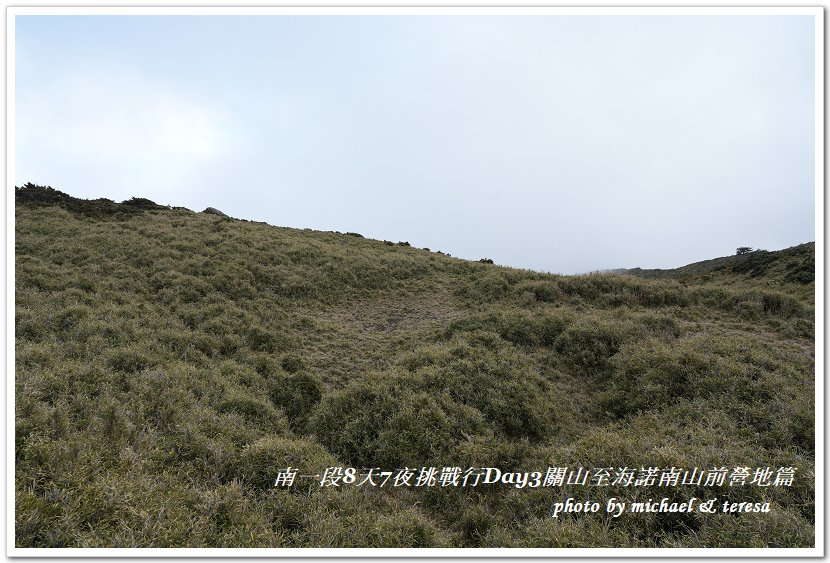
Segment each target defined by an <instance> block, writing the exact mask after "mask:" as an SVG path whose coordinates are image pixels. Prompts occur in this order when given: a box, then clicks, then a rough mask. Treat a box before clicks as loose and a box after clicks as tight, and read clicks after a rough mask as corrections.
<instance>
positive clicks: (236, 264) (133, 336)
mask: <svg viewBox="0 0 830 563" xmlns="http://www.w3.org/2000/svg"><path fill="white" fill-rule="evenodd" d="M17 196H18V204H17V208H16V233H15V234H16V253H15V267H16V281H15V291H16V297H15V303H16V311H15V328H16V342H15V354H16V356H15V361H16V387H15V389H16V391H15V461H16V475H15V499H16V514H15V518H16V530H15V532H16V538H15V541H16V544H17V545H18V546H20V547H151V546H154V547H186V546H190V547H212V546H216V547H317V546H338V547H365V546H385V547H427V546H447V547H611V546H629V547H681V546H685V547H697V546H708V547H764V546H770V547H808V546H812V545H813V543H814V537H813V535H814V530H813V526H814V520H813V518H814V511H815V507H814V497H815V491H814V487H813V483H814V474H813V472H814V467H815V465H814V456H815V443H814V412H815V404H814V362H815V360H814V344H813V339H814V302H813V295H814V291H815V287H814V281H813V278H812V276H811V275H810V267H809V265H810V264H812V259H813V252H814V247H813V245H812V244H810V245H802V247H797V248H796V249H794V250H790V251H784V252H783V253H781V254H778V253H767V254H765V255H756V256H755V257H754V258H753V257H752V256H751V255H750V257H749V258H747V260H749V259H754V260H756V262H757V263H763V264H762V266H763V268H762V271H759V269H758V267H755V266H752V267H746V266H745V265H744V266H741V264H745V262H735V263H732V262H729V261H727V262H718V263H717V269H715V270H712V269H708V270H706V269H705V268H703V269H701V268H697V269H694V270H693V271H689V270H685V271H678V272H674V273H672V272H661V273H659V274H655V273H654V272H647V273H646V274H643V273H642V271H641V272H640V274H642V275H643V276H645V277H652V278H661V279H643V278H642V277H635V276H630V275H611V274H607V275H591V276H581V277H565V276H555V275H543V274H539V273H534V272H529V271H521V270H515V269H510V268H502V267H498V266H493V265H490V264H485V263H476V262H467V261H463V260H458V259H454V258H451V257H448V256H446V255H441V254H438V253H434V252H429V251H427V250H422V249H416V248H412V247H409V246H408V245H402V244H394V243H391V242H384V241H375V240H367V239H364V238H362V237H359V236H354V234H340V233H324V232H316V231H309V230H305V231H301V230H296V229H284V228H277V227H272V226H269V225H265V224H262V223H253V222H247V221H240V220H234V219H229V218H223V217H219V216H216V215H210V214H200V213H193V212H190V211H188V210H185V209H168V208H165V207H161V206H157V205H155V204H153V203H152V202H148V201H147V200H136V199H134V200H131V201H130V202H125V203H122V204H115V203H112V202H107V201H105V200H98V201H95V202H85V201H82V200H74V199H71V198H68V197H66V196H63V195H62V194H60V192H54V191H49V190H44V189H42V188H37V187H32V186H30V187H27V188H24V189H19V190H18V194H17ZM759 256H761V258H758V257H759ZM740 258H743V257H740ZM724 264H725V265H724ZM756 265H757V264H756ZM722 266H723V267H722ZM742 268H743V270H742ZM704 270H705V271H704ZM634 273H635V274H636V273H637V272H634ZM288 465H291V466H293V467H299V468H301V469H302V472H303V473H315V472H320V471H322V470H323V469H324V468H325V467H327V466H334V465H343V466H346V465H351V466H353V467H383V468H386V469H392V468H401V467H404V466H408V467H419V468H420V467H421V466H430V465H434V466H439V467H440V466H453V465H458V466H462V467H469V466H476V467H478V466H496V467H501V468H504V469H508V470H531V471H533V470H539V469H542V470H544V469H545V468H546V467H548V466H564V465H571V466H582V467H620V466H630V467H635V466H636V467H639V466H642V465H655V466H662V467H669V466H678V467H694V466H697V467H700V468H710V467H718V466H733V465H748V466H752V467H757V466H771V467H779V466H795V467H797V468H798V473H797V478H796V480H795V482H794V484H793V486H792V487H779V488H767V489H763V488H758V487H750V488H744V489H740V490H739V489H729V488H725V489H723V490H718V491H717V492H718V495H719V496H720V497H723V498H733V499H735V500H753V501H769V502H770V503H771V505H772V507H773V510H772V511H771V512H770V513H768V514H756V515H753V514H741V515H739V516H736V515H730V514H712V515H706V514H697V513H695V514H690V515H686V516H685V517H683V518H670V517H667V516H666V515H650V514H641V515H640V514H638V515H626V516H625V517H623V518H619V519H611V518H609V517H606V516H605V515H572V516H569V517H568V518H563V519H559V520H553V519H551V518H550V508H551V504H552V503H553V502H554V500H556V499H564V498H567V497H568V496H575V497H584V496H586V494H588V493H590V494H591V495H594V496H595V497H596V498H597V500H602V499H606V498H610V497H613V496H616V497H621V498H626V499H631V498H632V495H639V496H645V497H647V496H658V495H660V494H662V493H661V492H659V491H656V490H655V491H648V490H641V491H639V492H632V490H631V489H627V490H624V489H621V488H619V487H607V488H602V489H597V488H594V489H591V490H589V489H586V488H584V487H576V486H565V487H562V488H561V489H560V488H556V489H521V490H520V489H514V488H511V487H504V486H502V487H497V486H490V487H481V488H466V489H459V490H448V489H413V490H406V489H400V490H387V489H384V490H366V489H359V488H356V487H343V488H340V489H327V488H323V489H321V488H319V487H317V486H311V485H310V483H311V481H310V480H304V481H301V482H300V484H299V486H297V487H294V488H292V489H291V490H286V489H275V488H273V487H272V486H271V484H272V483H273V479H274V476H275V474H276V471H277V469H278V468H284V467H286V466H288ZM671 494H677V495H679V496H680V497H682V496H683V495H687V496H694V495H695V494H696V496H702V494H706V491H701V490H695V488H693V487H691V488H689V487H687V488H686V489H683V488H678V489H677V490H676V491H673V492H672V493H671Z"/></svg>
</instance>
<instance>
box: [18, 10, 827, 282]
mask: <svg viewBox="0 0 830 563" xmlns="http://www.w3.org/2000/svg"><path fill="white" fill-rule="evenodd" d="M814 39H815V38H814V23H813V18H812V17H810V16H648V17H646V16H387V17H382V16H305V17H301V16H245V17H243V16H178V17H171V16H110V17H102V16H18V17H17V18H16V46H15V47H16V51H15V62H16V84H15V88H16V91H15V94H16V109H15V119H16V162H15V165H16V169H15V177H16V184H17V185H22V184H23V183H25V182H33V183H37V184H43V185H51V186H52V187H54V188H56V189H59V190H62V191H65V192H67V193H69V194H70V195H73V196H76V197H83V198H96V197H107V198H110V199H114V200H116V201H121V200H124V199H129V198H130V197H133V196H136V197H147V198H150V199H152V200H153V201H156V202H158V203H163V204H169V205H180V206H185V207H188V208H190V209H193V210H196V211H200V210H202V209H204V208H205V207H208V206H212V207H216V208H219V209H221V210H222V211H224V212H225V213H227V214H229V215H232V216H234V217H238V218H245V219H252V220H258V221H266V222H268V223H271V224H273V225H281V226H290V227H300V228H312V229H319V230H337V231H344V232H345V231H356V232H360V233H362V234H363V235H365V236H367V237H371V238H377V239H388V240H392V241H409V242H410V243H411V244H412V245H413V246H418V247H429V248H431V249H433V250H442V251H444V252H449V253H451V254H452V255H453V256H459V257H462V258H469V259H479V258H483V257H489V258H492V259H493V260H495V262H496V263H498V264H502V265H508V266H514V267H520V268H531V269H534V270H541V271H551V272H559V273H579V272H587V271H592V270H597V269H604V268H616V267H634V266H641V267H647V268H654V267H663V268H665V267H676V266H680V265H683V264H687V263H690V262H694V261H697V260H703V259H707V258H712V257H716V256H723V255H727V254H732V253H734V250H735V248H736V247H737V246H744V245H746V246H752V247H760V248H766V249H769V250H773V249H779V248H785V247H788V246H792V245H795V244H799V243H802V242H807V241H811V240H814V238H815V235H814V232H815V230H814V220H815V186H814V181H815V178H814V164H815V161H814V159H815V156H814V152H815V145H814V128H815V114H814V104H815V95H814V88H815V82H814V63H815V60H814V57H815V54H814V49H815V47H814Z"/></svg>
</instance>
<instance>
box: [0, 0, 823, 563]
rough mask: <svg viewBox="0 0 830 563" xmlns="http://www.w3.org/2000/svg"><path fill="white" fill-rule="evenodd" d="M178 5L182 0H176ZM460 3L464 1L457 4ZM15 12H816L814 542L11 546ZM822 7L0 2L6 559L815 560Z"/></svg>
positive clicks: (819, 479)
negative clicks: (1, 35) (1, 17)
mask: <svg viewBox="0 0 830 563" xmlns="http://www.w3.org/2000/svg"><path fill="white" fill-rule="evenodd" d="M185 3H186V1H185ZM462 3H463V2H462ZM22 15H123V16H130V15H314V16H318V15H319V16H323V15H340V16H347V15H354V16H368V15H396V16H414V15H443V16H451V15H498V16H505V15H539V16H542V15H643V16H644V15H665V16H669V15H671V16H694V15H719V16H726V15H745V16H746V15H803V16H804V15H806V16H813V17H814V18H815V76H814V79H815V110H814V111H815V123H816V128H815V188H816V206H815V210H816V215H815V242H816V296H815V322H816V330H815V353H816V355H815V374H816V379H815V381H816V385H815V392H816V396H815V401H816V402H815V404H816V420H815V422H816V424H815V431H816V486H815V494H816V515H815V533H816V544H815V547H813V548H735V549H725V548H702V549H699V548H422V549H418V548H273V549H269V548H91V549H81V548H18V547H15V546H14V537H15V535H14V515H15V498H14V496H15V495H14V455H15V453H14V416H13V413H14V412H15V410H14V408H15V404H14V394H15V377H14V374H15V371H14V342H15V340H14V314H13V312H14V280H15V265H14V259H13V257H14V249H15V239H14V185H15V184H14V182H15V87H14V86H15V80H14V79H15V17H16V16H22ZM824 40H825V37H824V8H822V7H793V8H786V7H617V6H611V7H538V6H536V7H533V6H524V7H515V8H512V7H503V6H502V7H492V6H491V7H481V6H479V7H475V6H454V7H441V6H433V7H427V6H409V7H392V6H365V5H364V6H360V7H348V6H328V7H323V6H295V7H285V6H284V7H266V6H249V7H239V8H234V7H220V6H213V7H206V6H192V5H185V6H178V7H158V6H156V7H150V6H146V7H141V6H124V7H117V6H97V7H93V6H87V7H27V6H20V7H14V6H8V7H6V114H5V119H6V198H5V200H4V202H5V204H6V279H5V281H6V310H5V312H6V325H5V329H6V335H7V338H6V373H7V377H6V409H7V410H6V489H5V495H6V511H7V512H6V555H7V556H8V557H50V558H51V557H83V558H98V557H110V558H111V557H142V558H144V557H164V558H167V557H200V558H202V557H286V558H311V557H318V558H319V557H327V558H328V557H360V558H389V557H442V558H446V557H475V558H497V557H498V558H504V557H510V558H513V557H532V558H538V557H636V558H675V557H719V558H720V557H753V558H768V557H779V558H780V557H787V558H790V557H823V556H824V548H825V537H824V533H825V518H824V508H825V496H824V495H825V491H824V475H825V474H824V471H825V459H824V456H825V451H824V423H825V414H824V342H825V339H824V336H825V334H824V288H825V286H824V265H825V264H824V234H825V232H824V227H825V225H824V210H825V207H824V206H825V198H824V155H825V148H824V48H825V46H824Z"/></svg>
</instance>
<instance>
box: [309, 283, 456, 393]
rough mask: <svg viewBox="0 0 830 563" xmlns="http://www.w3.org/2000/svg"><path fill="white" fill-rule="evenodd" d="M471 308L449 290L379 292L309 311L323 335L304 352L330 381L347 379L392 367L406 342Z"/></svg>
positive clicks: (326, 379)
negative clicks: (328, 307) (418, 292)
mask: <svg viewBox="0 0 830 563" xmlns="http://www.w3.org/2000/svg"><path fill="white" fill-rule="evenodd" d="M466 312H467V311H466V310H465V309H464V307H463V305H462V304H461V303H460V302H459V300H458V298H456V297H455V296H453V295H452V293H451V292H449V291H446V290H441V289H439V290H436V291H434V292H431V293H422V294H414V295H403V296H402V295H390V294H384V295H378V296H376V297H372V298H362V299H355V300H353V301H349V302H347V303H344V304H340V305H337V306H336V307H333V308H331V309H327V310H324V309H318V310H316V311H314V312H309V316H310V317H311V318H313V320H314V323H315V325H316V326H317V327H318V328H319V329H320V333H321V336H320V338H317V339H315V340H314V341H307V342H305V343H303V347H304V355H305V357H306V358H307V359H308V360H309V361H310V363H311V365H312V366H313V367H314V368H315V369H316V370H317V371H318V373H320V375H321V376H322V377H323V379H324V380H325V381H326V382H327V383H334V384H337V383H345V382H347V381H348V380H349V379H351V378H352V377H353V376H355V375H357V374H359V373H361V372H365V371H373V370H377V371H381V370H384V369H386V368H389V367H391V366H392V365H393V364H394V359H395V358H396V357H397V355H398V352H399V351H400V349H401V348H405V347H407V342H409V341H410V340H412V341H413V342H415V341H417V340H418V339H419V338H420V337H421V336H422V335H423V334H424V333H425V332H429V331H432V330H434V329H435V328H437V327H440V326H442V325H446V324H448V323H449V322H451V321H452V320H454V319H457V318H459V317H461V316H462V315H464V314H465V313H466Z"/></svg>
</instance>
